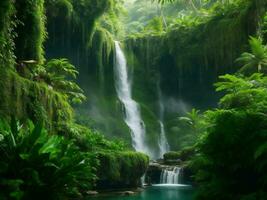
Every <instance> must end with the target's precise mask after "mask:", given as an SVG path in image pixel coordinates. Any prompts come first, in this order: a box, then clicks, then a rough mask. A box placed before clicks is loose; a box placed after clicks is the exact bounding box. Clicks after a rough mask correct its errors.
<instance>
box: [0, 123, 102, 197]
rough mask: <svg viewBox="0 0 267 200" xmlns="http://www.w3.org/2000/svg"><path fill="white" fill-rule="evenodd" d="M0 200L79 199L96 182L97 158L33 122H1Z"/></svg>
mask: <svg viewBox="0 0 267 200" xmlns="http://www.w3.org/2000/svg"><path fill="white" fill-rule="evenodd" d="M0 138H1V141H0V157H1V160H0V165H1V171H0V176H1V180H0V185H1V188H2V190H1V193H0V197H1V199H16V200H20V199H62V198H66V197H75V196H80V192H81V191H82V190H86V189H88V188H90V187H92V183H93V182H94V180H95V178H96V177H95V175H94V173H95V167H96V166H97V162H96V158H95V157H94V156H93V155H90V154H89V153H82V152H81V151H79V149H78V147H77V146H76V145H75V144H74V143H73V142H72V141H70V140H66V139H64V138H63V137H60V136H56V135H54V136H49V135H48V133H47V131H46V130H45V129H43V128H42V126H41V125H36V126H34V125H33V124H32V123H31V122H28V123H26V124H20V123H19V122H17V121H15V120H12V123H11V126H9V125H8V124H7V123H6V122H4V121H1V123H0Z"/></svg>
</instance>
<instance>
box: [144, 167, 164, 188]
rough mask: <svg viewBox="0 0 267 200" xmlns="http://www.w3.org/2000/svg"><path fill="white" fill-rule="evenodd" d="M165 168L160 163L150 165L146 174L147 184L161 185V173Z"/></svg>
mask: <svg viewBox="0 0 267 200" xmlns="http://www.w3.org/2000/svg"><path fill="white" fill-rule="evenodd" d="M163 169H164V167H163V166H162V165H161V164H159V163H150V164H149V167H148V169H147V172H146V177H145V182H146V183H147V184H149V185H151V184H158V183H160V176H161V172H162V170H163Z"/></svg>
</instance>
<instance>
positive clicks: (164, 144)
mask: <svg viewBox="0 0 267 200" xmlns="http://www.w3.org/2000/svg"><path fill="white" fill-rule="evenodd" d="M157 88H158V97H159V124H160V137H159V142H158V143H159V154H160V155H159V157H160V158H162V157H163V155H164V153H166V152H168V151H170V146H169V143H168V140H167V137H166V133H165V127H164V123H163V120H164V105H163V103H162V93H161V89H160V84H159V83H158V85H157Z"/></svg>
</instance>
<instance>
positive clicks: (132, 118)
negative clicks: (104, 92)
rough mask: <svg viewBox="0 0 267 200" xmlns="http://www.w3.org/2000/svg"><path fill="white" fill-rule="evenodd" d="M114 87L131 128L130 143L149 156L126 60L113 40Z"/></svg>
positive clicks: (126, 121)
mask: <svg viewBox="0 0 267 200" xmlns="http://www.w3.org/2000/svg"><path fill="white" fill-rule="evenodd" d="M115 50H116V56H115V65H114V74H115V87H116V91H117V94H118V97H119V99H120V101H121V102H122V103H123V105H124V108H125V119H124V120H125V123H126V124H127V125H128V127H129V128H130V130H131V137H132V145H133V147H134V149H135V150H136V151H140V152H143V153H146V154H148V155H150V156H151V152H150V151H149V150H148V148H147V147H146V145H145V134H146V131H145V123H144V122H143V120H142V118H141V113H140V109H139V105H138V104H137V102H135V101H134V100H133V99H132V91H131V83H130V81H129V78H128V72H127V61H126V58H125V56H124V54H123V51H122V49H121V47H120V45H119V42H117V41H115Z"/></svg>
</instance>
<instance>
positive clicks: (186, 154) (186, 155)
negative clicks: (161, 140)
mask: <svg viewBox="0 0 267 200" xmlns="http://www.w3.org/2000/svg"><path fill="white" fill-rule="evenodd" d="M194 154H195V147H194V146H192V147H186V148H184V149H183V150H181V151H178V152H176V151H170V152H167V153H165V154H164V155H163V158H164V162H165V163H166V162H170V161H188V160H190V159H191V158H192V157H193V156H194Z"/></svg>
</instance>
